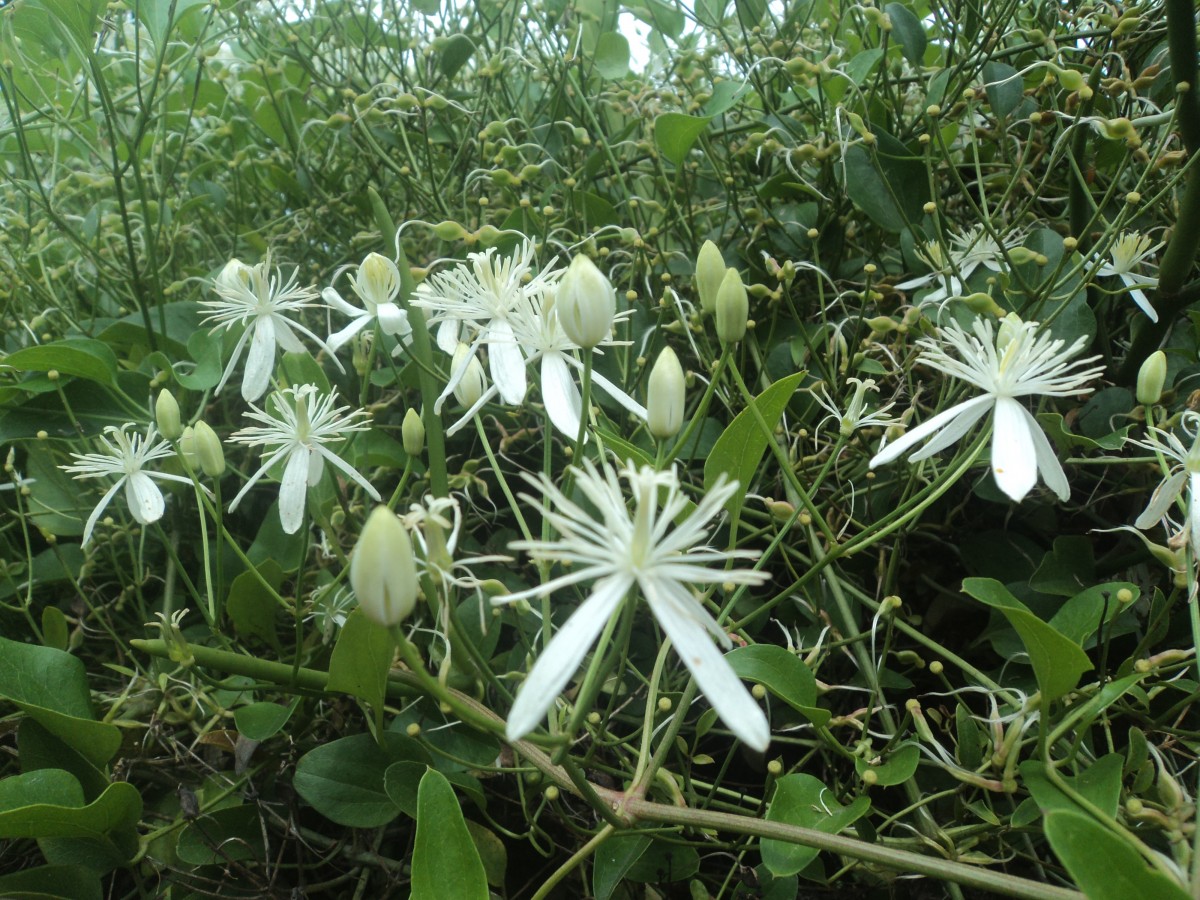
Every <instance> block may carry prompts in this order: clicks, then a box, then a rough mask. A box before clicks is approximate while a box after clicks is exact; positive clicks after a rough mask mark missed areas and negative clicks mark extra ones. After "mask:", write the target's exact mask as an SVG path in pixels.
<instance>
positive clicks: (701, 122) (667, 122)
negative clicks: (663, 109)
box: [654, 113, 712, 166]
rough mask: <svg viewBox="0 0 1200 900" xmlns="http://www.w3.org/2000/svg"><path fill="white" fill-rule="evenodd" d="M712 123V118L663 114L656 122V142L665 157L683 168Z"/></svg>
mask: <svg viewBox="0 0 1200 900" xmlns="http://www.w3.org/2000/svg"><path fill="white" fill-rule="evenodd" d="M711 121H712V116H686V115H684V114H683V113H663V114H662V115H660V116H658V117H657V118H656V119H655V120H654V142H655V144H657V145H658V149H659V152H660V153H662V155H663V156H664V157H666V158H667V159H668V160H670V161H671V162H672V163H674V164H675V165H676V166H682V165H683V161H684V159H686V158H687V155H688V151H690V150H691V149H692V146H693V145H694V144H695V143H696V140H697V139H698V138H699V137H700V135H701V133H703V131H704V129H705V128H707V127H708V123H709V122H711Z"/></svg>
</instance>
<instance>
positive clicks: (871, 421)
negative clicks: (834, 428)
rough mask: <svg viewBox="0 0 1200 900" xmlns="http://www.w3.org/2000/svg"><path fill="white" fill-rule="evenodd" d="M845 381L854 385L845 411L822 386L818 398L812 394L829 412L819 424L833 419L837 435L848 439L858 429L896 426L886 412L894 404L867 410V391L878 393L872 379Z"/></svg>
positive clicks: (850, 379) (848, 379) (849, 379)
mask: <svg viewBox="0 0 1200 900" xmlns="http://www.w3.org/2000/svg"><path fill="white" fill-rule="evenodd" d="M846 381H847V382H849V383H850V384H852V385H854V395H853V396H852V397H851V398H850V402H849V403H848V404H847V405H846V409H845V411H842V410H841V409H839V408H838V405H837V403H836V402H834V399H833V397H831V396H830V395H829V389H828V388H827V387H826V386H825V385H824V384H822V385H821V394H820V396H817V395H815V394H814V397H815V398H816V401H817V403H819V404H820V405H821V407H822V408H823V409H825V410H827V411H828V412H829V415H828V416H826V417H825V418H824V419H822V420H821V424H824V423H825V422H827V421H829V419H833V420H834V421H836V422H837V425H838V433H839V434H840V435H841V436H842V437H850V435H852V434H854V432H855V431H857V430H858V429H860V428H870V427H871V426H873V425H875V426H880V427H883V428H886V427H888V426H889V425H894V424H896V420H895V419H893V418H892V417H891V416H889V415H888V414H887V411H888V410H889V409H891V408H892V407H893V406H895V405H896V404H895V403H885V404H884V405H883V406H881V407H880V408H879V409H876V410H868V409H867V391H875V392H876V393H878V392H879V388H877V387H876V386H875V379H874V378H868V379H867V380H866V381H863V380H862V379H861V378H847V379H846Z"/></svg>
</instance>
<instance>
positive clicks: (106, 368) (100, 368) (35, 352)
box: [0, 338, 117, 387]
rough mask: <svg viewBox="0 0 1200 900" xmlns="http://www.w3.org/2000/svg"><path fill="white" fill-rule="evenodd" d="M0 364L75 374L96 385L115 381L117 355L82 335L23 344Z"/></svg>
mask: <svg viewBox="0 0 1200 900" xmlns="http://www.w3.org/2000/svg"><path fill="white" fill-rule="evenodd" d="M0 366H6V367H8V368H11V369H15V370H17V371H18V372H49V371H51V370H52V369H53V370H55V371H57V372H58V373H59V374H60V375H76V376H78V377H80V378H86V379H88V380H89V381H95V382H98V383H99V384H104V385H108V386H109V387H115V386H116V384H117V357H116V355H115V354H114V353H113V352H112V349H111V348H110V347H109V346H108V345H107V344H102V343H100V341H92V340H88V339H86V338H72V339H71V340H66V341H52V342H50V343H49V344H39V345H38V346H36V347H26V348H25V349H24V350H18V351H17V352H16V353H10V354H9V355H8V356H6V357H4V358H3V359H2V360H0Z"/></svg>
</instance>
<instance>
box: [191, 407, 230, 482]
mask: <svg viewBox="0 0 1200 900" xmlns="http://www.w3.org/2000/svg"><path fill="white" fill-rule="evenodd" d="M192 447H193V451H194V452H195V455H196V459H197V461H199V463H200V470H201V471H202V472H204V474H205V475H207V476H208V477H209V478H220V477H221V476H222V475H224V474H225V451H224V450H222V449H221V439H220V438H219V437H217V433H216V432H215V431H213V430H212V428H211V427H209V424H208V423H207V422H205V421H204V420H203V419H201V420H200V421H199V422H197V423H196V426H195V428H193V429H192Z"/></svg>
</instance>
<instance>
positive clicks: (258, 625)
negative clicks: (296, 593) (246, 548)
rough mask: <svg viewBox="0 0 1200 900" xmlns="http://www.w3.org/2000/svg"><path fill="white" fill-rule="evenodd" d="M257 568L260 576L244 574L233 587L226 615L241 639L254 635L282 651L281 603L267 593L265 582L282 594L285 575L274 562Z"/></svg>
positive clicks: (226, 606) (235, 581)
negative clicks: (277, 620) (277, 627)
mask: <svg viewBox="0 0 1200 900" xmlns="http://www.w3.org/2000/svg"><path fill="white" fill-rule="evenodd" d="M251 558H253V557H251ZM256 568H257V570H258V574H257V575H256V574H255V573H254V572H242V573H241V574H240V575H238V576H237V577H236V578H234V579H233V582H232V583H231V584H230V585H229V597H228V598H227V599H226V601H225V612H226V613H227V614H228V615H229V619H230V621H231V622H233V627H234V628H235V629H236V630H237V633H238V634H239V635H242V636H243V637H248V636H250V635H253V636H254V637H257V638H258V639H260V640H262V641H264V642H266V643H268V644H270V645H271V646H272V647H278V646H279V637H278V636H277V635H276V634H275V614H276V613H277V612H278V611H279V601H278V600H276V599H275V596H274V595H273V594H272V593H271V592H270V591H269V590H267V587H266V585H264V584H263V581H264V580H265V581H266V582H267V584H269V585H271V587H273V588H274V589H275V590H276V591H278V590H279V586H280V585H281V584H283V571H282V570H281V569H280V568H279V565H278V563H276V562H275V560H273V559H268V560H265V561H264V562H261V563H259V564H258V565H257V566H256Z"/></svg>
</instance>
